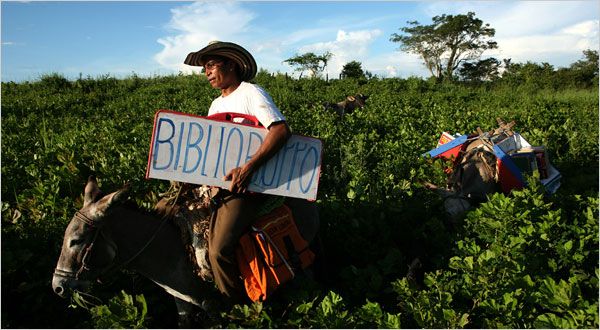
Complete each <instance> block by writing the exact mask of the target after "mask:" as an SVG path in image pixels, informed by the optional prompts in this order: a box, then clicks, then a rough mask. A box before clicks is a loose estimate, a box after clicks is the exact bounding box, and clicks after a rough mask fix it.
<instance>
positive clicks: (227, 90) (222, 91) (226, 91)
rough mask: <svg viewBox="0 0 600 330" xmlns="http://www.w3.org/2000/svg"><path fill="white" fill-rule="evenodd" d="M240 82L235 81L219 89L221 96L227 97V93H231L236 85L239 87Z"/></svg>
mask: <svg viewBox="0 0 600 330" xmlns="http://www.w3.org/2000/svg"><path fill="white" fill-rule="evenodd" d="M241 84H242V82H241V81H235V82H233V83H232V84H231V85H229V86H227V87H226V88H223V89H221V96H222V97H227V96H228V95H229V94H231V93H233V92H234V91H235V90H236V89H237V88H238V87H240V85H241Z"/></svg>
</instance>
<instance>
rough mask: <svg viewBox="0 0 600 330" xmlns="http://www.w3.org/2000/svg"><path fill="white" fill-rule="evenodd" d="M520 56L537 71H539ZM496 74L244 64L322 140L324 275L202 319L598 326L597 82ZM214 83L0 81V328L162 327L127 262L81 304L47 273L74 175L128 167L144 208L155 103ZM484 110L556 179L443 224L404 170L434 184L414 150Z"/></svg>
mask: <svg viewBox="0 0 600 330" xmlns="http://www.w3.org/2000/svg"><path fill="white" fill-rule="evenodd" d="M526 67H527V68H526ZM525 69H527V70H529V69H531V74H532V75H536V74H538V73H539V74H540V75H539V77H538V78H536V79H542V80H543V79H545V78H544V77H545V76H544V74H545V73H544V72H546V71H548V72H550V71H553V70H550V69H551V68H546V69H544V70H539V68H536V67H534V66H532V67H530V68H529V67H528V66H527V65H523V70H525ZM545 70H546V71H545ZM518 71H522V70H521V69H519V70H518ZM523 72H524V71H523ZM511 79H513V78H511V77H509V76H507V77H506V78H500V79H498V80H496V81H490V82H485V83H482V84H480V85H478V86H471V87H469V86H465V85H459V84H457V85H440V84H436V83H435V79H433V81H432V80H423V79H419V78H416V77H412V78H408V79H369V80H359V79H343V80H329V81H324V80H322V79H301V80H295V79H289V78H286V77H285V76H284V75H274V76H272V75H269V74H267V73H266V72H262V73H261V74H259V75H257V77H256V78H255V79H254V82H255V83H257V84H259V85H261V86H263V87H264V88H265V89H266V90H267V91H268V92H269V94H270V95H271V97H272V98H273V100H274V101H275V103H276V104H277V105H278V107H279V108H280V109H281V111H282V112H283V114H284V116H285V117H286V118H287V119H288V121H289V124H290V127H291V129H292V131H293V132H295V133H300V134H305V135H310V136H315V137H319V138H321V139H322V140H323V141H324V144H325V153H324V159H323V163H322V166H321V179H320V183H319V195H318V207H319V212H320V217H321V231H322V232H321V236H322V239H323V244H324V246H325V249H326V251H327V255H328V256H329V259H327V266H328V269H329V274H330V277H329V278H328V281H326V282H325V283H324V284H322V285H323V286H325V287H326V288H318V289H314V288H310V289H309V288H307V287H302V288H294V287H286V288H284V289H283V290H281V292H280V293H279V294H278V295H276V296H274V297H273V299H272V300H271V299H270V300H269V301H267V302H264V303H262V304H253V305H249V306H237V307H235V308H234V309H232V310H231V311H226V312H224V313H223V315H218V316H217V317H216V319H215V320H211V321H210V325H211V327H215V328H219V327H220V328H227V327H230V328H233V327H243V328H247V327H250V328H280V327H285V328H330V327H334V328H335V327H344V328H398V327H407V328H416V327H427V328H431V327H436V328H441V327H449V328H462V327H475V328H501V327H511V328H526V327H536V328H539V327H544V328H546V327H569V328H591V327H596V328H597V327H598V317H597V314H598V313H597V312H598V296H597V293H598V185H597V183H598V154H599V151H598V150H599V147H598V140H599V135H598V90H597V89H576V88H574V87H576V86H573V88H571V89H558V90H557V89H554V87H552V88H547V87H548V86H547V85H544V84H541V85H535V83H534V82H533V81H531V82H526V81H527V77H525V76H522V75H520V74H518V72H515V76H514V81H511ZM513 83H515V84H519V83H522V84H524V85H527V84H532V86H533V85H535V86H537V87H536V88H535V89H532V88H525V87H523V88H513V87H512V86H513V85H512V84H513ZM356 93H363V94H365V95H368V96H369V99H368V101H367V105H366V107H365V108H363V109H357V110H355V111H354V112H353V113H352V114H351V115H348V116H345V117H344V119H343V120H339V118H337V117H336V115H335V114H334V113H332V112H329V111H327V110H325V109H322V108H319V107H316V108H312V109H310V110H309V107H310V106H311V105H312V104H314V103H316V104H320V103H323V102H333V101H336V100H341V99H344V98H345V97H346V96H347V95H354V94H356ZM307 95H308V96H307ZM216 96H218V91H216V90H214V89H213V88H212V87H211V86H210V85H209V84H208V83H207V82H206V80H205V78H204V77H203V76H201V75H190V76H184V75H178V76H167V77H155V78H146V79H142V78H139V77H137V76H133V77H130V78H127V79H123V80H118V79H114V78H110V77H108V76H106V77H100V78H98V79H91V78H80V79H78V80H75V81H68V80H66V79H64V78H62V77H61V76H60V75H51V76H46V77H43V78H42V79H41V80H40V81H37V82H31V83H29V82H27V83H20V84H15V83H6V84H4V83H3V84H2V111H1V115H2V118H1V119H2V121H1V125H2V127H1V129H2V132H1V134H2V139H1V140H0V142H1V143H2V145H1V148H2V155H1V157H2V159H1V160H2V162H1V164H2V171H1V173H2V178H1V179H2V183H3V184H2V187H1V189H2V191H1V193H2V292H3V302H8V303H6V304H3V305H2V313H3V314H2V316H3V317H2V326H3V327H8V328H44V327H59V328H73V327H84V328H88V327H91V326H98V327H105V328H108V327H112V326H115V327H123V328H133V327H150V328H169V327H174V318H175V316H174V315H175V311H174V306H173V303H172V299H171V298H170V297H169V296H168V295H167V294H166V293H164V291H163V290H162V289H160V288H158V287H156V286H155V285H154V284H153V283H150V281H147V280H145V279H144V278H143V277H141V276H139V275H135V274H133V273H131V272H117V273H115V274H113V275H112V276H111V278H112V279H113V280H114V282H112V283H109V284H105V285H102V286H99V285H98V284H95V285H94V286H93V287H92V289H93V293H94V295H96V296H101V295H102V297H101V298H102V300H103V301H107V302H108V303H107V304H106V305H102V306H97V307H98V308H97V309H95V310H94V311H95V312H93V313H95V314H91V315H90V312H88V311H87V310H85V309H82V308H75V309H69V308H68V306H69V303H70V302H69V301H66V300H61V299H60V298H58V296H56V295H55V294H54V293H53V292H52V290H50V278H51V276H52V275H51V274H52V269H53V268H54V267H55V265H56V261H57V260H58V255H59V253H60V246H61V242H62V235H63V233H64V229H65V227H66V225H67V223H68V221H70V219H71V217H72V215H73V213H74V212H75V210H77V209H79V208H80V207H81V204H82V202H83V198H82V194H83V188H84V185H85V182H86V179H87V176H88V175H89V174H92V173H95V174H96V175H97V176H98V178H99V179H100V182H99V184H100V187H101V189H102V190H103V191H105V192H109V191H113V190H116V189H118V188H121V187H122V185H123V184H124V183H126V182H130V183H131V184H132V186H133V190H132V191H133V192H134V193H133V194H132V195H133V196H132V197H133V199H134V200H135V201H136V202H137V203H138V205H140V206H141V207H144V208H151V207H152V206H153V205H154V203H156V201H157V200H158V193H160V192H164V191H166V189H167V188H168V185H169V183H168V182H165V181H161V180H146V179H144V175H145V169H146V162H147V155H148V148H149V142H150V139H151V132H152V125H153V119H154V114H155V112H156V111H157V110H159V109H170V110H174V111H180V112H185V113H192V114H197V115H206V113H207V110H208V107H209V105H210V102H211V101H212V99H214V98H215V97H216ZM497 117H501V118H503V119H505V120H508V121H510V120H515V121H516V123H517V124H516V127H515V128H514V129H515V131H517V132H519V133H521V134H522V135H523V136H524V137H525V138H526V139H527V140H528V141H529V142H530V143H531V144H533V145H545V146H547V148H548V151H549V154H550V159H551V161H552V163H553V164H554V165H555V166H556V167H557V168H558V169H559V171H560V172H561V173H562V175H563V179H562V185H561V188H560V189H559V190H558V192H557V193H556V194H555V195H551V196H548V195H546V194H544V193H543V191H542V190H543V189H542V187H541V186H540V185H539V184H537V183H536V182H535V181H531V182H530V183H529V188H528V189H527V190H524V191H521V192H518V191H517V192H513V194H512V195H511V196H504V195H494V196H491V197H490V200H489V201H488V202H487V203H484V204H482V205H481V206H480V207H478V208H474V209H472V210H471V211H470V212H469V213H467V214H466V215H465V217H464V219H463V222H461V223H460V224H458V225H457V226H456V227H457V228H453V227H450V226H447V224H446V223H445V222H444V220H443V219H444V218H443V211H442V201H441V200H440V199H439V197H437V196H435V195H434V194H432V193H430V192H429V191H427V190H426V189H425V188H423V187H422V186H421V185H420V184H419V183H418V180H419V179H427V180H429V181H431V182H434V183H437V184H442V183H443V182H444V181H445V180H446V175H445V173H444V172H443V171H442V170H441V168H442V167H443V164H441V162H440V161H434V162H430V160H429V159H427V158H425V157H421V154H423V153H425V152H427V151H429V150H431V149H433V148H434V147H435V144H436V142H437V139H438V138H439V136H440V134H441V132H442V131H448V132H451V133H454V132H461V133H472V132H475V131H476V128H477V126H481V127H482V128H484V129H491V128H493V127H496V126H497V123H496V118H497ZM415 255H426V256H427V259H428V260H427V264H426V265H425V266H424V270H425V271H426V273H425V275H424V280H423V281H422V282H421V281H417V282H412V281H408V280H406V279H405V278H404V276H405V275H406V273H407V270H408V266H407V265H408V264H410V263H411V261H412V260H413V258H414V256H415ZM123 288H125V290H126V291H127V292H135V293H137V294H135V296H136V298H135V299H134V298H132V297H131V296H128V295H126V294H125V293H123V292H122V291H121V290H122V289H123ZM141 293H143V296H142V295H141ZM139 297H146V299H147V306H146V307H144V306H145V303H144V302H143V301H146V300H144V299H143V298H139ZM137 299H141V300H143V301H138V300H137ZM21 306H28V308H22V307H21ZM146 308H147V312H146ZM90 310H91V309H90ZM32 311H33V312H35V313H36V315H39V316H40V317H39V318H32V317H31V316H30V315H31V312H32ZM100 322H104V323H102V324H101V325H100ZM111 322H112V323H111ZM114 322H117V323H114Z"/></svg>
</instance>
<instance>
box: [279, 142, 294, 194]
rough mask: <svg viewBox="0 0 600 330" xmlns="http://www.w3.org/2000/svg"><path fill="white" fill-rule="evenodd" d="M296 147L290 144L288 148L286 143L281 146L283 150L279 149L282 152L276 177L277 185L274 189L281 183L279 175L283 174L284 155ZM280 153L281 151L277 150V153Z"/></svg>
mask: <svg viewBox="0 0 600 330" xmlns="http://www.w3.org/2000/svg"><path fill="white" fill-rule="evenodd" d="M295 146H296V144H295V143H292V144H291V145H290V146H289V147H288V144H287V143H286V145H285V146H283V148H281V149H282V150H283V156H282V157H281V163H280V164H281V171H279V176H278V177H277V184H276V185H275V187H279V183H280V182H281V174H282V173H283V165H284V164H285V154H286V153H287V151H288V150H290V149H293V148H294V147H295ZM280 152H281V150H279V153H280Z"/></svg>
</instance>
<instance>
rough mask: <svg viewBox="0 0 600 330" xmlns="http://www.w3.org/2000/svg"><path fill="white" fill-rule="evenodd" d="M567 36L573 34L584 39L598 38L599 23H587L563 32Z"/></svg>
mask: <svg viewBox="0 0 600 330" xmlns="http://www.w3.org/2000/svg"><path fill="white" fill-rule="evenodd" d="M562 32H563V33H565V34H571V35H575V36H578V37H583V38H590V39H593V38H598V21H597V20H596V21H593V20H590V21H585V22H581V23H578V24H575V25H573V26H568V27H566V28H564V29H563V30H562Z"/></svg>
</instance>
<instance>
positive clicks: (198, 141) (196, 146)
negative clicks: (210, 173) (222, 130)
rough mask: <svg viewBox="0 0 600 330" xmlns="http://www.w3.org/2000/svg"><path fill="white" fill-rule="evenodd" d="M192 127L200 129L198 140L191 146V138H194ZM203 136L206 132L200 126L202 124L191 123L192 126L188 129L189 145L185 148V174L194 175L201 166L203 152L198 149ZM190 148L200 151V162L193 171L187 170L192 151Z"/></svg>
mask: <svg viewBox="0 0 600 330" xmlns="http://www.w3.org/2000/svg"><path fill="white" fill-rule="evenodd" d="M192 126H195V127H198V139H196V142H194V143H192V144H190V137H191V136H192ZM203 135H204V130H203V129H202V126H200V124H198V123H194V122H190V126H189V129H188V137H187V144H186V146H185V161H184V162H183V173H192V172H194V171H195V170H196V169H197V168H198V165H200V160H201V159H202V150H201V149H200V148H199V147H198V143H200V141H201V140H202V136H203ZM190 147H192V148H195V149H196V150H198V161H197V162H196V165H195V166H194V167H193V168H192V169H191V170H186V168H187V162H188V153H189V151H190Z"/></svg>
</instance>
